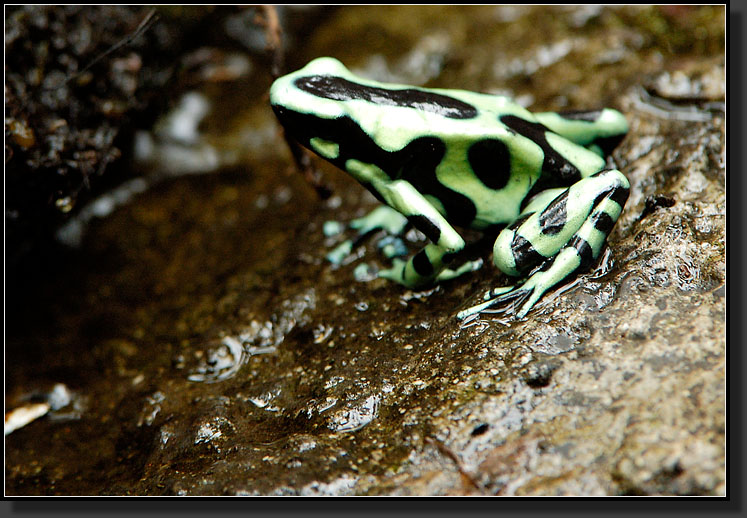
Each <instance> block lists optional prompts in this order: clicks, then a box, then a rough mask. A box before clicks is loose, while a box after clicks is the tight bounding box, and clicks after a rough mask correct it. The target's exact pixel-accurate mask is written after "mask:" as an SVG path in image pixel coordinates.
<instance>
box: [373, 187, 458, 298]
mask: <svg viewBox="0 0 747 518" xmlns="http://www.w3.org/2000/svg"><path fill="white" fill-rule="evenodd" d="M372 188H374V189H375V190H376V192H378V194H379V195H380V196H381V198H382V199H383V200H384V201H385V202H386V203H387V205H389V206H390V207H392V208H393V209H395V210H396V211H398V212H399V213H401V214H402V215H404V216H405V217H406V218H407V220H408V221H409V222H410V223H412V225H413V226H414V227H415V228H416V229H418V230H419V231H421V232H422V233H423V234H424V235H425V237H426V238H427V239H428V240H430V241H431V243H429V244H428V245H426V246H425V247H424V248H423V249H422V250H420V251H419V252H418V253H416V254H415V255H414V256H412V257H411V258H410V259H409V260H408V261H401V260H397V259H395V260H394V266H393V267H392V268H390V269H388V270H383V271H380V272H379V277H383V278H386V279H390V280H393V281H395V282H398V283H400V284H403V285H405V286H407V287H409V288H417V287H421V286H424V285H427V284H430V283H431V282H433V281H436V280H440V279H446V278H452V277H455V276H457V275H459V274H460V273H463V272H464V271H468V269H470V268H471V265H467V266H466V267H465V268H460V269H459V270H457V271H455V270H450V269H448V268H447V266H448V264H449V263H450V262H451V260H452V259H453V257H454V254H456V253H457V252H459V251H460V250H462V249H463V248H464V239H462V237H461V236H460V235H459V234H458V233H457V231H456V230H454V228H453V227H452V226H451V225H450V224H449V223H448V222H447V221H446V219H445V218H444V217H443V215H441V213H440V212H438V210H436V208H435V207H434V206H433V205H432V204H431V203H430V202H429V201H428V200H427V199H426V198H425V197H424V196H423V195H422V194H421V193H420V192H419V191H418V190H417V189H415V187H413V185H412V184H411V183H409V182H407V181H405V180H393V181H376V182H373V183H372Z"/></svg>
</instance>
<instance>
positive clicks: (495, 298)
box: [457, 286, 541, 320]
mask: <svg viewBox="0 0 747 518" xmlns="http://www.w3.org/2000/svg"><path fill="white" fill-rule="evenodd" d="M535 291H536V290H535V289H534V288H532V287H526V286H520V287H515V286H506V287H502V288H495V289H492V290H489V291H488V292H486V293H485V297H487V296H490V298H489V299H487V300H486V301H485V302H483V303H481V304H477V305H476V306H472V307H470V308H467V309H465V310H462V311H460V312H459V313H458V314H457V318H459V319H460V320H464V319H465V318H467V317H470V316H472V315H476V314H478V313H482V312H483V311H485V310H487V309H491V310H493V311H491V312H492V313H508V312H512V311H515V308H516V307H517V306H520V305H522V304H523V306H522V307H521V310H520V311H519V312H518V313H517V317H518V318H522V317H523V316H525V315H526V314H527V312H528V311H529V310H530V309H531V308H532V306H533V305H534V303H535V302H536V301H537V299H539V297H540V296H541V293H540V294H539V295H535ZM532 299H534V301H533V302H532ZM526 301H529V302H526ZM530 302H531V303H530Z"/></svg>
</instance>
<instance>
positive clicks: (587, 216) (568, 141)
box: [269, 57, 630, 320]
mask: <svg viewBox="0 0 747 518" xmlns="http://www.w3.org/2000/svg"><path fill="white" fill-rule="evenodd" d="M269 99H270V105H271V107H272V110H273V111H274V113H275V115H276V117H277V119H278V121H279V122H280V124H281V125H282V126H283V128H284V130H285V132H286V133H287V134H288V135H290V136H291V137H292V138H293V139H294V140H296V141H297V142H298V143H300V144H301V145H302V146H304V147H306V148H308V149H309V150H311V151H312V152H314V153H315V154H317V155H319V156H320V157H321V158H323V159H324V160H327V161H328V162H330V163H332V164H334V165H335V166H337V167H338V168H339V169H342V170H343V171H345V172H347V173H348V174H349V175H351V176H352V177H353V178H355V179H356V180H357V181H358V182H360V184H362V185H363V186H364V187H365V188H366V189H368V190H369V191H370V192H371V193H372V194H373V195H374V197H375V198H376V199H378V200H379V201H380V202H381V203H382V205H381V206H380V207H379V208H377V209H375V210H374V211H373V212H372V213H371V214H370V215H369V216H366V217H364V218H359V219H358V220H354V221H353V222H352V223H351V227H353V228H356V229H357V230H358V231H359V236H363V235H367V234H369V233H370V232H371V231H372V230H375V229H377V228H385V229H387V231H388V232H394V233H396V232H400V231H403V230H404V229H405V228H407V227H408V225H411V226H412V227H414V228H415V229H417V230H419V231H420V232H421V233H422V235H423V236H425V238H426V240H427V244H425V246H424V247H423V248H422V249H421V250H419V251H418V252H416V253H414V254H413V255H412V256H411V257H409V258H407V259H401V258H399V257H394V258H392V263H391V264H392V266H391V267H390V268H386V269H382V270H380V271H379V272H378V277H382V278H385V279H389V280H391V281H394V282H396V283H399V284H401V285H403V286H405V287H407V288H410V289H425V288H427V287H428V286H433V285H437V284H439V283H441V282H443V281H446V280H450V279H454V278H456V277H459V276H461V275H464V274H465V273H467V272H470V271H473V270H475V269H477V268H478V267H479V265H480V264H482V263H481V260H480V259H476V260H470V261H463V262H462V264H459V258H460V256H461V255H464V254H463V252H464V250H465V246H466V242H465V239H464V238H463V237H462V235H461V234H460V233H459V232H458V231H457V230H456V229H457V228H471V229H475V230H477V231H480V232H483V233H489V235H491V238H490V239H492V236H497V237H496V238H495V241H494V242H493V263H494V265H495V266H496V267H497V268H498V269H499V270H500V271H502V272H503V273H505V274H507V275H508V276H510V277H513V278H515V279H516V281H515V282H513V283H509V285H508V286H497V287H495V288H491V289H489V290H487V291H486V292H485V293H484V294H483V296H482V299H481V302H480V303H478V304H475V305H473V306H471V307H469V308H467V309H464V310H462V311H459V312H458V313H457V315H456V316H457V317H458V318H459V319H461V320H465V319H467V318H470V317H473V316H474V315H478V314H480V313H482V312H483V311H486V310H489V309H491V308H492V309H493V310H494V311H495V308H510V311H511V312H513V314H514V315H515V316H516V318H523V317H524V316H526V315H527V313H528V312H529V311H530V310H531V309H532V307H534V305H535V304H536V303H537V302H538V301H539V300H540V299H541V298H542V296H543V295H544V294H545V293H546V292H547V291H548V290H550V289H551V288H553V287H554V286H556V285H557V284H560V283H561V282H563V281H566V280H568V279H570V278H571V277H573V276H575V275H576V274H578V273H581V272H584V271H586V270H588V269H589V267H590V266H591V265H592V264H593V263H594V262H595V261H596V259H597V258H598V257H599V256H600V253H601V251H602V249H603V248H604V245H605V243H606V240H607V237H608V235H609V234H610V232H611V230H612V228H613V227H614V225H615V223H616V222H617V220H618V218H619V217H620V214H621V212H622V210H623V208H624V206H625V202H626V201H627V199H628V195H629V191H630V184H629V181H628V179H627V178H626V177H625V175H624V174H623V173H622V172H620V171H619V170H618V169H616V168H615V167H612V166H610V165H608V160H607V157H609V155H610V154H611V152H612V150H614V149H615V147H616V146H618V145H619V143H620V142H621V141H622V140H623V138H624V137H625V135H626V134H627V133H628V129H629V128H628V123H627V121H626V119H625V116H624V115H623V114H622V113H621V112H620V111H617V110H615V109H612V108H602V109H594V110H575V111H565V112H536V113H532V112H530V111H529V110H527V109H526V108H524V107H523V106H521V105H519V104H518V103H516V102H515V101H513V100H511V99H510V98H509V97H507V96H503V95H497V94H491V93H480V92H472V91H468V90H459V89H446V88H426V87H420V86H410V85H404V84H394V83H384V82H379V81H375V80H373V79H367V78H364V77H360V76H358V75H356V74H354V73H353V72H351V71H350V70H348V69H347V68H346V67H345V66H344V65H343V64H342V63H341V62H340V61H339V60H337V59H335V58H331V57H320V58H316V59H313V60H312V61H310V62H309V63H308V64H307V65H306V66H304V67H302V68H301V69H299V70H297V71H295V72H291V73H289V74H287V75H284V76H282V77H279V78H277V79H276V80H275V81H274V82H273V83H272V85H271V87H270V94H269ZM350 250H351V243H350V242H348V243H345V244H344V246H343V247H342V249H341V250H337V251H335V252H334V253H332V254H329V256H328V258H329V259H330V260H331V261H333V262H340V261H341V260H342V258H343V257H344V256H345V255H346V254H348V253H349V252H350Z"/></svg>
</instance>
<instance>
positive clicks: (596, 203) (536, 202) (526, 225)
mask: <svg viewBox="0 0 747 518" xmlns="http://www.w3.org/2000/svg"><path fill="white" fill-rule="evenodd" d="M629 189H630V184H629V183H628V180H627V178H625V176H624V175H623V174H622V173H621V172H620V171H618V170H616V169H605V170H602V171H600V172H598V173H596V174H594V175H592V176H589V177H587V178H584V179H582V180H579V181H578V182H576V183H574V184H573V185H571V186H570V187H569V188H567V189H552V190H548V191H545V192H543V193H540V194H539V195H537V196H536V197H535V198H534V199H533V200H532V202H530V203H529V204H528V205H527V207H526V208H525V209H524V211H523V213H522V215H521V216H520V217H519V219H517V220H516V221H515V222H514V223H513V224H511V225H510V226H508V227H506V228H505V229H503V231H502V232H501V233H500V234H499V235H498V238H497V239H496V241H495V245H494V247H493V262H494V263H495V265H496V266H497V267H498V268H500V269H501V270H502V271H503V272H505V273H507V274H509V275H513V276H522V275H528V277H527V279H526V281H525V282H524V283H523V284H521V285H518V286H515V287H509V288H506V287H502V288H497V289H494V290H490V291H489V292H488V293H486V296H485V298H486V299H487V300H486V302H484V303H482V304H479V305H477V306H474V307H472V308H469V309H466V310H464V311H462V312H460V313H459V315H458V317H459V318H462V319H464V318H466V317H468V316H470V315H474V314H476V313H479V312H480V311H483V310H485V309H487V308H489V307H493V306H497V305H504V304H509V303H510V304H514V305H521V307H520V309H519V311H518V312H517V316H518V317H519V318H521V317H523V316H525V315H526V314H527V313H528V312H529V310H530V309H531V308H532V306H533V305H534V304H535V303H536V302H537V301H538V300H539V299H540V297H541V296H542V295H543V294H544V293H545V292H546V291H547V290H548V289H550V288H552V287H553V286H554V285H555V284H557V283H559V282H561V281H562V280H564V279H566V278H567V277H569V276H570V275H571V274H573V273H576V272H578V271H581V270H584V269H586V268H588V267H589V266H590V265H591V263H592V262H593V261H594V260H595V259H596V258H597V257H599V253H600V252H601V250H602V247H603V246H604V241H605V239H606V238H607V236H608V235H609V233H610V231H611V230H612V227H613V226H614V224H615V222H616V221H617V219H618V218H619V216H620V213H621V212H622V209H623V206H624V205H625V201H626V200H627V198H628V193H629Z"/></svg>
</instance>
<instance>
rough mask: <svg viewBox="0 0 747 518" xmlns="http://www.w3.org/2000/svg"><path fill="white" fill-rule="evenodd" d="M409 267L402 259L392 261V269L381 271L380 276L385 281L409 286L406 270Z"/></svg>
mask: <svg viewBox="0 0 747 518" xmlns="http://www.w3.org/2000/svg"><path fill="white" fill-rule="evenodd" d="M406 267H407V261H403V260H402V259H397V258H394V259H392V267H391V268H387V269H386V270H379V274H378V276H379V277H381V278H383V279H389V280H390V281H394V282H396V283H399V284H402V285H404V286H407V282H406V276H405V268H406Z"/></svg>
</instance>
